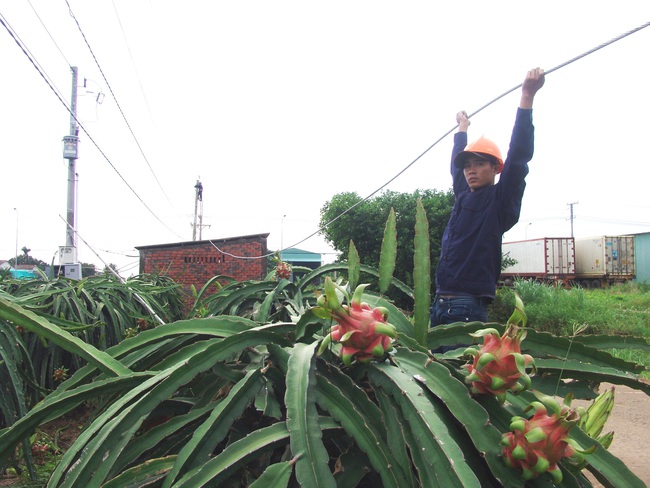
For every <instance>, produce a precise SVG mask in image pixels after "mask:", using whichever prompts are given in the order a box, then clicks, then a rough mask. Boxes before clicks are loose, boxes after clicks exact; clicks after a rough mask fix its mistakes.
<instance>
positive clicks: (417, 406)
mask: <svg viewBox="0 0 650 488" xmlns="http://www.w3.org/2000/svg"><path fill="white" fill-rule="evenodd" d="M367 372H368V375H369V377H370V379H371V380H372V381H373V382H374V383H376V384H377V385H378V386H380V387H381V388H382V389H384V390H385V391H386V392H388V393H389V394H391V395H392V397H393V398H394V399H395V401H396V402H397V403H398V404H399V405H400V407H401V409H402V415H403V417H404V420H405V422H407V423H408V425H409V428H410V430H411V432H412V433H413V439H414V441H415V442H417V444H416V445H411V446H410V448H411V450H414V449H419V450H423V451H424V452H426V459H427V462H428V463H429V464H430V465H431V466H434V467H435V473H436V479H435V480H434V479H431V480H427V482H428V483H429V486H444V487H445V488H447V487H452V486H457V487H459V488H464V487H470V486H475V487H480V486H481V483H480V482H479V480H478V478H477V476H476V475H475V474H474V472H473V471H472V470H471V468H470V467H469V465H468V464H467V463H466V462H465V455H464V454H463V450H462V448H461V446H459V445H458V444H457V442H456V440H455V438H454V436H452V435H451V434H450V431H449V429H450V427H449V424H448V423H447V422H446V420H447V417H448V413H445V412H443V411H441V410H440V409H439V407H436V406H435V404H434V403H433V402H431V401H430V399H429V398H428V397H427V395H426V394H424V393H423V390H422V387H421V386H420V384H419V382H418V381H417V380H416V379H415V378H414V377H413V376H412V375H409V374H407V373H406V372H405V371H404V370H402V369H401V368H398V367H395V366H393V365H390V364H387V363H373V364H371V365H369V366H368V368H367ZM420 471H421V473H422V472H424V473H427V472H428V471H430V469H428V467H427V466H420ZM421 479H422V480H424V478H423V477H422V474H421Z"/></svg>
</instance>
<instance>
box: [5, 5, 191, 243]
mask: <svg viewBox="0 0 650 488" xmlns="http://www.w3.org/2000/svg"><path fill="white" fill-rule="evenodd" d="M0 24H2V25H3V27H4V28H5V29H6V31H7V32H8V33H9V35H10V36H11V37H12V38H13V40H14V42H15V43H16V44H17V45H18V47H19V48H20V50H21V51H22V52H23V54H24V55H25V56H26V57H27V59H28V60H29V61H30V63H32V66H34V69H36V71H37V72H38V74H39V75H41V78H43V80H44V81H45V83H46V84H47V86H49V87H50V90H52V92H53V93H54V95H55V96H56V97H57V98H58V99H59V101H60V102H61V104H62V105H63V106H64V107H65V109H66V110H67V111H68V113H70V115H72V117H74V119H75V121H76V122H77V124H78V126H79V127H80V128H81V130H83V132H84V134H86V136H87V137H88V139H89V140H90V142H92V144H93V145H94V146H95V147H96V148H97V150H98V151H99V153H100V154H101V155H102V156H103V158H104V159H105V160H106V162H107V163H108V164H109V165H110V166H111V168H113V171H115V173H116V174H117V175H118V176H119V177H120V179H121V180H122V181H123V182H124V184H125V185H126V186H127V188H128V189H129V190H131V192H132V193H133V194H134V195H135V197H136V198H137V199H138V201H140V203H141V204H142V205H143V206H144V207H145V208H146V209H147V210H148V211H149V213H150V214H151V215H153V217H154V218H155V219H156V220H158V222H160V223H161V224H162V225H163V226H164V227H165V228H166V229H167V230H169V231H170V232H172V233H173V234H174V235H176V236H177V237H179V238H181V239H182V237H181V236H180V235H179V234H178V233H176V232H175V231H174V230H173V229H171V228H170V227H169V226H168V225H167V224H165V222H163V221H162V220H161V219H160V217H158V215H156V213H155V212H154V211H153V210H152V209H151V208H149V206H148V205H147V204H146V203H145V202H144V200H143V199H142V198H141V197H140V195H138V193H137V192H136V191H135V190H134V189H133V187H132V186H131V185H130V184H129V183H128V182H127V181H126V179H125V178H124V176H122V174H121V173H120V172H119V171H118V169H117V168H116V167H115V165H114V164H113V163H112V162H111V160H110V159H109V157H108V156H107V155H106V153H104V151H103V150H102V149H101V148H100V147H99V144H97V142H96V141H95V139H93V137H92V136H91V135H90V133H89V132H88V131H87V130H86V128H85V127H84V125H83V124H82V123H81V122H80V121H79V119H78V118H77V116H76V115H75V114H74V113H73V111H72V109H71V108H70V107H69V106H68V104H67V103H66V102H65V100H64V99H63V96H62V95H61V94H60V92H59V91H58V89H57V88H56V87H55V86H54V84H53V83H52V82H51V81H50V79H49V77H48V76H47V75H46V74H45V72H44V70H42V69H41V67H40V65H39V64H38V63H37V61H36V60H35V58H34V57H33V56H32V55H31V53H29V51H28V49H27V47H26V46H25V45H24V44H23V43H22V41H20V40H19V38H18V36H17V35H15V34H14V31H13V29H11V28H10V27H9V25H8V23H7V22H6V21H5V19H4V17H3V16H2V15H1V14H0Z"/></svg>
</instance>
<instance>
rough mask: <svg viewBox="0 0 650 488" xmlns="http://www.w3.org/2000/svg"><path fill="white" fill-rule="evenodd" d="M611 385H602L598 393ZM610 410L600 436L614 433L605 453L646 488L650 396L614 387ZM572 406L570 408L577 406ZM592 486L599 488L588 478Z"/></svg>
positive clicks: (648, 478) (649, 464)
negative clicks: (613, 456)
mask: <svg viewBox="0 0 650 488" xmlns="http://www.w3.org/2000/svg"><path fill="white" fill-rule="evenodd" d="M611 386H612V385H608V384H606V383H603V384H602V385H601V386H600V391H603V389H604V388H609V387H611ZM615 392H616V393H615V397H614V409H613V410H612V415H611V416H610V417H609V419H608V420H607V423H606V424H605V429H604V430H603V432H609V431H614V441H613V442H612V445H611V446H610V447H609V451H610V452H611V453H612V454H614V455H615V456H616V457H618V458H620V459H621V460H623V462H625V464H626V465H627V466H628V468H630V471H632V472H633V473H634V474H636V475H637V476H638V477H639V478H641V479H642V480H643V481H644V482H645V483H646V485H647V484H648V483H650V449H648V443H649V442H650V418H649V417H648V415H649V414H650V396H648V395H646V394H645V393H643V392H641V391H639V390H633V389H632V388H628V387H627V386H621V385H618V386H616V390H615ZM577 404H578V402H577V401H576V402H574V403H573V405H574V406H575V405H577ZM591 480H592V482H593V483H594V486H596V487H602V486H603V485H601V484H600V483H598V482H596V481H594V479H593V478H591Z"/></svg>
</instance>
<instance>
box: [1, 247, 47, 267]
mask: <svg viewBox="0 0 650 488" xmlns="http://www.w3.org/2000/svg"><path fill="white" fill-rule="evenodd" d="M21 251H22V252H23V253H22V254H19V255H18V256H17V257H18V262H17V263H14V261H16V258H15V257H14V258H11V259H9V260H8V261H9V263H11V265H12V266H13V265H14V264H32V265H34V266H37V267H38V268H39V269H41V270H45V267H46V266H47V263H46V262H45V261H41V260H40V259H36V258H34V257H32V256H30V255H29V252H30V251H31V249H30V248H28V247H27V246H23V247H22V249H21Z"/></svg>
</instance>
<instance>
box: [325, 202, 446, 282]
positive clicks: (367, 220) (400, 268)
mask: <svg viewBox="0 0 650 488" xmlns="http://www.w3.org/2000/svg"><path fill="white" fill-rule="evenodd" d="M418 199H421V200H422V204H423V206H424V209H425V210H426V215H427V220H428V221H429V235H430V242H431V273H432V276H433V275H434V274H435V269H436V267H437V266H438V259H439V256H440V245H441V242H442V234H443V233H444V230H445V226H446V225H447V221H448V220H449V216H450V215H451V208H452V206H453V204H454V194H453V192H452V191H451V190H448V191H446V192H442V191H437V190H416V191H414V192H413V193H399V192H394V191H386V192H382V193H381V194H379V195H378V196H376V197H374V198H371V199H369V200H366V201H362V200H363V199H362V198H361V197H360V196H359V195H358V194H357V193H355V192H345V193H339V194H337V195H334V196H333V197H332V199H331V200H330V201H328V202H326V203H325V205H323V207H322V208H321V218H320V226H321V228H323V230H322V232H321V233H322V235H323V236H324V237H325V239H326V240H327V241H328V242H329V243H330V244H331V245H332V247H334V249H336V250H337V251H339V252H340V253H341V256H342V259H345V257H346V256H347V255H348V249H349V246H350V240H352V241H354V245H355V246H356V248H357V252H358V253H359V257H360V258H361V261H362V262H363V263H364V264H368V265H369V266H374V267H377V266H378V265H379V254H380V251H381V241H382V236H383V229H384V224H385V222H386V219H387V218H388V214H389V213H390V209H391V208H394V209H395V216H396V227H397V236H398V241H397V258H396V266H395V277H396V278H398V279H399V280H401V281H403V282H404V283H406V284H407V285H409V286H412V285H413V275H412V272H413V238H414V237H415V210H414V209H415V208H416V203H417V200H418ZM352 207H354V208H352ZM348 209H351V210H349V211H348V212H346V210H348ZM343 212H346V213H345V214H343V215H341V214H342V213H343ZM339 215H340V217H339ZM337 217H338V218H337Z"/></svg>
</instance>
